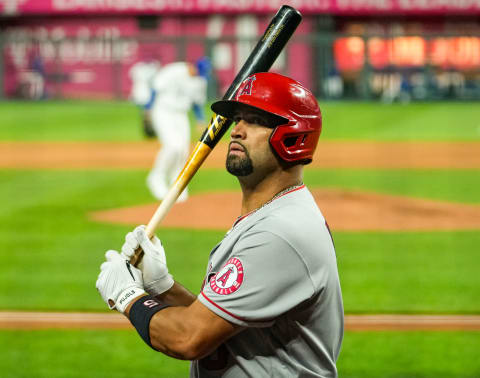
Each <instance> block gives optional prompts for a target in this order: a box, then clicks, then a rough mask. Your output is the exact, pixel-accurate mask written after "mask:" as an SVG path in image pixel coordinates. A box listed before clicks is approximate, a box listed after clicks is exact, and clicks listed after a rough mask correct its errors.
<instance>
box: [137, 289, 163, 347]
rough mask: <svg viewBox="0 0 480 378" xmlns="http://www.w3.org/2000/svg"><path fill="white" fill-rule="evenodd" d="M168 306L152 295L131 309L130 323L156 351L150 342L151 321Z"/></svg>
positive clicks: (141, 299) (138, 301)
mask: <svg viewBox="0 0 480 378" xmlns="http://www.w3.org/2000/svg"><path fill="white" fill-rule="evenodd" d="M166 307H169V306H168V305H165V304H161V303H159V302H158V301H157V300H155V299H154V298H153V297H152V296H151V295H147V296H145V297H142V298H140V299H138V300H137V301H136V302H135V303H134V304H133V305H132V307H131V308H130V313H129V318H130V323H132V325H133V326H134V327H135V329H136V330H137V332H138V334H139V335H140V336H141V337H142V339H143V341H145V342H146V343H147V344H148V345H149V346H150V348H152V349H155V348H154V347H153V346H152V343H151V342H150V320H151V319H152V317H153V315H155V314H156V313H157V312H158V311H160V310H163V309H164V308H166Z"/></svg>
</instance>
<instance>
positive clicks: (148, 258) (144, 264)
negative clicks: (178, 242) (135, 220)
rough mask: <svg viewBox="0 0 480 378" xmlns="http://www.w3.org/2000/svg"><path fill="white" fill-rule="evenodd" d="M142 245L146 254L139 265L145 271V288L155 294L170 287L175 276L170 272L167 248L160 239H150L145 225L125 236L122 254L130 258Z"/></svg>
mask: <svg viewBox="0 0 480 378" xmlns="http://www.w3.org/2000/svg"><path fill="white" fill-rule="evenodd" d="M138 247H140V248H141V249H142V250H143V252H144V256H143V259H142V261H141V262H140V263H139V264H138V267H139V268H140V270H141V271H142V273H143V282H144V285H145V290H146V291H147V292H148V293H149V294H151V295H153V296H155V295H159V294H162V293H163V292H165V291H167V290H168V289H170V288H171V287H172V286H173V284H174V281H173V277H172V275H171V274H170V273H168V268H167V259H166V257H165V250H164V249H163V246H162V243H161V242H160V240H159V239H158V238H157V237H156V236H154V237H153V239H152V240H150V239H149V238H148V236H147V234H146V233H145V226H143V225H142V226H138V227H137V228H135V230H133V232H129V233H128V234H127V235H126V236H125V244H124V245H123V246H122V255H123V256H124V257H125V258H126V259H127V260H129V259H130V258H131V257H132V256H133V254H134V253H135V250H137V249H138Z"/></svg>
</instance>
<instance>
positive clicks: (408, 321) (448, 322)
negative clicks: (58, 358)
mask: <svg viewBox="0 0 480 378" xmlns="http://www.w3.org/2000/svg"><path fill="white" fill-rule="evenodd" d="M130 328H133V327H132V325H131V324H130V322H129V321H128V320H127V318H125V317H124V316H123V315H120V314H118V313H61V312H0V329H23V330H36V329H130ZM345 329H346V330H347V331H480V316H472V315H346V316H345Z"/></svg>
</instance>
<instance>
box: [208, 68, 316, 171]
mask: <svg viewBox="0 0 480 378" xmlns="http://www.w3.org/2000/svg"><path fill="white" fill-rule="evenodd" d="M211 108H212V110H213V111H214V112H215V113H216V114H219V115H221V116H224V117H226V118H230V119H233V118H234V117H235V114H236V112H237V111H242V110H243V111H255V112H257V113H260V114H261V115H263V116H264V117H265V118H266V119H267V122H268V124H269V126H271V127H273V128H274V130H273V132H272V135H271V136H270V145H271V146H272V148H273V150H274V151H275V152H276V153H277V155H278V156H279V157H280V158H281V159H282V160H284V161H287V162H295V163H301V164H308V163H310V162H311V161H312V157H313V153H314V152H315V148H316V147H317V142H318V138H319V137H320V133H321V131H322V115H321V111H320V107H319V106H318V102H317V99H316V98H315V96H314V95H313V94H312V93H311V92H310V91H309V90H308V89H307V88H305V87H304V86H303V85H302V84H300V83H299V82H298V81H295V80H293V79H291V78H289V77H286V76H283V75H280V74H276V73H272V72H261V73H256V74H254V75H251V76H249V77H248V78H247V79H245V80H244V81H243V82H242V84H241V85H240V87H239V88H238V91H237V93H236V95H235V99H234V100H221V101H217V102H215V103H213V104H212V107H211Z"/></svg>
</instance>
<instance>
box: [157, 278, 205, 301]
mask: <svg viewBox="0 0 480 378" xmlns="http://www.w3.org/2000/svg"><path fill="white" fill-rule="evenodd" d="M155 299H157V300H159V301H161V302H162V303H164V304H167V305H169V306H189V305H191V304H192V303H193V302H194V301H195V299H197V296H196V295H195V294H193V293H191V292H190V291H189V290H187V289H186V288H185V287H183V286H182V285H181V284H179V283H178V282H176V281H175V283H174V284H173V286H172V287H171V288H170V289H169V290H167V291H166V292H164V293H162V294H160V295H157V296H156V297H155Z"/></svg>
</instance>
